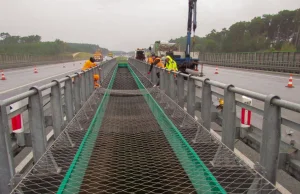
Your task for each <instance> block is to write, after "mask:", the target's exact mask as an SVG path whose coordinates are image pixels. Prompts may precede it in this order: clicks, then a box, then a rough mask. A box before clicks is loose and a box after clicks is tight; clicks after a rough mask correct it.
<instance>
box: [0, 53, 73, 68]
mask: <svg viewBox="0 0 300 194" xmlns="http://www.w3.org/2000/svg"><path fill="white" fill-rule="evenodd" d="M73 61H77V60H74V59H73V57H72V56H34V55H7V54H0V69H8V68H17V67H25V66H33V65H45V64H51V63H66V62H73Z"/></svg>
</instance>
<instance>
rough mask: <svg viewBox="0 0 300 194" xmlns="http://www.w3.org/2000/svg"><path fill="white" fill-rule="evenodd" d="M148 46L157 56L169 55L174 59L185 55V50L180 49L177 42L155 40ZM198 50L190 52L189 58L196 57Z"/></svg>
mask: <svg viewBox="0 0 300 194" xmlns="http://www.w3.org/2000/svg"><path fill="white" fill-rule="evenodd" d="M152 47H153V48H151V46H150V48H149V49H151V50H152V52H154V53H155V55H157V56H162V55H164V56H167V55H169V56H171V57H172V58H173V59H174V60H175V61H176V60H177V59H180V58H184V57H185V52H184V51H181V50H180V45H179V44H177V43H170V42H168V41H155V43H154V44H153V45H152ZM198 56H199V53H198V52H191V58H193V59H198Z"/></svg>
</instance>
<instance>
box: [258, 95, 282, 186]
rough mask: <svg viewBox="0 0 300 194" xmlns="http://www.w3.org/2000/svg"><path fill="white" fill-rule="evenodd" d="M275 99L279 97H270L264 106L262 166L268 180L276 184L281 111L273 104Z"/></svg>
mask: <svg viewBox="0 0 300 194" xmlns="http://www.w3.org/2000/svg"><path fill="white" fill-rule="evenodd" d="M273 99H279V97H278V96H274V95H268V96H267V98H266V100H265V105H264V117H263V118H264V119H263V125H262V142H261V146H260V165H261V166H263V168H264V170H265V171H266V178H267V179H268V180H269V181H270V182H271V183H273V184H275V183H276V172H277V164H278V154H279V145H280V140H281V109H280V107H278V106H275V105H273V104H272V100H273Z"/></svg>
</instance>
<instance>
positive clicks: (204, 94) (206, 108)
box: [129, 59, 300, 184]
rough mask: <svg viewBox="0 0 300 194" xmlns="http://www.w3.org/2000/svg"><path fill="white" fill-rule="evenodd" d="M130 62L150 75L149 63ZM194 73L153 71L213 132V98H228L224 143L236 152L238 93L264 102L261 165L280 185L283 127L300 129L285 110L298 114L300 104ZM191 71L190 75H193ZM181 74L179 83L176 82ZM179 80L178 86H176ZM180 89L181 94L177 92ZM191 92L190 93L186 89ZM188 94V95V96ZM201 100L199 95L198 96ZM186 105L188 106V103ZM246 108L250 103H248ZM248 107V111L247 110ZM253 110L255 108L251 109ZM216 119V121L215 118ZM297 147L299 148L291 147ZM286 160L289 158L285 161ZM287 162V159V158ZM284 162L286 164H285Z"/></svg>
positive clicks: (153, 77)
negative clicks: (220, 91)
mask: <svg viewBox="0 0 300 194" xmlns="http://www.w3.org/2000/svg"><path fill="white" fill-rule="evenodd" d="M129 63H130V64H132V65H134V66H135V67H138V68H139V69H140V70H142V72H143V73H147V72H148V69H149V64H147V63H145V62H142V61H138V60H135V59H129ZM156 72H159V73H160V74H159V76H157V77H156ZM189 72H191V73H192V74H184V73H181V72H174V71H169V70H166V69H164V68H157V67H156V68H153V69H152V72H151V75H150V77H151V81H152V83H156V81H157V79H159V80H158V81H159V84H160V89H161V90H162V91H163V92H164V93H166V95H168V96H169V97H170V98H171V99H173V100H176V102H177V103H178V105H180V106H181V107H186V111H187V113H188V114H190V115H191V116H192V117H194V116H195V112H196V110H197V111H200V112H201V118H200V122H201V124H203V126H204V127H205V128H206V129H211V123H212V122H213V119H214V118H212V117H213V116H212V114H211V113H212V112H211V111H212V106H213V99H212V96H214V95H215V96H221V97H223V98H224V106H223V107H224V108H223V110H222V116H223V117H222V121H221V122H222V137H221V139H222V142H223V143H224V144H225V145H226V146H227V147H229V148H230V149H231V150H234V147H235V139H236V137H237V136H236V135H237V133H238V131H237V128H236V127H237V124H236V122H237V110H236V106H240V107H243V106H241V104H242V103H239V101H237V99H236V97H235V94H241V95H245V96H249V97H252V98H255V99H257V100H259V101H263V102H264V108H263V110H261V109H258V108H256V107H254V106H251V105H250V106H247V107H252V109H254V110H255V113H258V114H261V113H262V116H263V120H262V127H261V133H262V135H261V139H259V140H258V141H259V147H260V151H259V153H260V159H259V165H260V166H262V169H263V170H262V171H263V174H264V175H265V176H266V178H267V179H268V180H269V181H270V182H271V183H273V184H275V183H276V172H277V167H278V164H279V151H280V145H281V142H282V141H281V133H282V127H281V125H285V126H289V127H292V129H295V130H298V131H299V129H300V124H299V123H296V122H293V121H290V120H289V119H285V118H282V115H281V108H285V109H288V110H291V111H294V112H298V113H299V112H300V105H299V104H297V103H293V102H289V101H286V100H282V99H280V98H279V97H278V96H276V95H272V94H271V95H264V94H260V93H256V92H253V91H250V90H245V89H242V88H238V87H234V86H233V85H230V84H224V83H220V82H217V81H214V80H209V79H205V78H200V77H197V76H196V75H198V74H199V73H198V72H193V71H189ZM189 72H188V73H189ZM173 74H177V75H179V76H177V80H175V79H174V77H175V76H173ZM183 77H187V78H188V79H187V81H186V82H187V83H186V85H185V84H184V79H183ZM175 81H177V82H176V84H175ZM196 81H200V82H202V87H201V96H200V98H201V108H200V109H199V108H198V107H196V106H195V104H196ZM212 86H215V87H219V88H222V89H223V91H224V94H223V95H222V94H218V93H217V92H216V91H213V90H212ZM176 89H177V92H176ZM186 89H187V90H186ZM185 92H187V94H186V96H185ZM197 97H199V96H197ZM185 102H186V104H185ZM245 105H246V104H245ZM247 107H246V108H247ZM250 110H251V109H250ZM214 120H215V119H214ZM290 145H291V146H293V147H295V145H292V144H290ZM282 160H285V159H282ZM286 160H287V159H286ZM281 162H284V161H281Z"/></svg>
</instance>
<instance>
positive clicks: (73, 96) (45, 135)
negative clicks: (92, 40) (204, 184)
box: [0, 59, 116, 193]
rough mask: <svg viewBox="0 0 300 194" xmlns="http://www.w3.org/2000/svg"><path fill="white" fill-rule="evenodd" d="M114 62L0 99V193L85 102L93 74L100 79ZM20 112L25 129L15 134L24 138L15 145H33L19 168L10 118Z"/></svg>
mask: <svg viewBox="0 0 300 194" xmlns="http://www.w3.org/2000/svg"><path fill="white" fill-rule="evenodd" d="M115 63H116V60H115V59H112V60H110V61H107V62H103V63H102V64H100V65H99V66H97V67H94V68H91V69H89V70H87V71H82V72H78V73H75V74H73V75H69V76H66V77H64V78H62V79H59V80H53V81H52V82H51V83H49V84H46V85H43V86H40V87H32V88H31V89H30V90H29V91H27V92H24V93H21V94H19V95H16V96H13V97H11V98H7V99H5V100H3V101H0V156H1V157H0V177H2V178H1V179H0V193H9V192H10V189H11V188H10V187H9V184H10V183H11V184H13V183H12V182H11V181H12V178H13V177H14V176H15V173H16V172H20V171H22V170H24V169H22V168H25V166H27V165H28V163H30V162H31V161H32V160H33V161H34V162H36V161H37V160H39V158H40V157H41V156H42V155H43V154H44V152H45V151H46V147H47V145H48V141H50V140H51V139H53V138H54V139H55V138H57V137H58V136H59V134H60V133H61V131H62V129H63V128H64V126H65V125H66V124H67V123H68V122H70V121H71V120H72V118H73V117H74V115H75V114H76V113H78V112H79V110H80V109H81V108H82V107H83V106H84V105H85V104H86V103H87V101H88V99H89V98H90V96H91V95H92V93H93V91H94V79H93V75H94V74H99V75H100V77H101V78H100V79H101V81H103V80H104V77H106V76H107V75H108V73H109V72H110V71H111V69H112V68H113V66H114V65H112V64H115ZM72 79H74V82H73V81H72ZM18 102H22V105H21V106H19V107H17V108H15V109H13V111H11V112H8V110H9V109H10V108H9V107H10V105H12V104H15V103H18ZM45 107H48V108H45ZM49 113H50V114H49ZM22 114H25V115H26V117H27V120H28V126H27V127H26V128H25V129H24V130H25V132H23V133H22V132H21V133H18V136H17V138H18V140H23V141H21V142H20V141H18V143H17V144H18V145H19V146H22V147H32V153H31V154H30V153H29V154H28V155H27V156H26V157H25V159H24V160H23V161H22V162H21V163H20V165H21V166H22V167H20V166H16V165H15V163H14V155H13V151H14V149H13V147H19V146H14V143H13V142H12V139H11V130H10V120H11V119H12V118H15V117H16V116H18V115H22ZM64 118H65V119H64ZM24 119H25V118H24ZM24 125H26V124H25V121H24ZM24 125H23V127H24ZM4 156H6V157H4ZM24 163H26V164H24ZM11 186H12V185H11Z"/></svg>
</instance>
